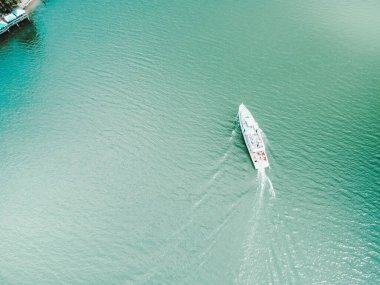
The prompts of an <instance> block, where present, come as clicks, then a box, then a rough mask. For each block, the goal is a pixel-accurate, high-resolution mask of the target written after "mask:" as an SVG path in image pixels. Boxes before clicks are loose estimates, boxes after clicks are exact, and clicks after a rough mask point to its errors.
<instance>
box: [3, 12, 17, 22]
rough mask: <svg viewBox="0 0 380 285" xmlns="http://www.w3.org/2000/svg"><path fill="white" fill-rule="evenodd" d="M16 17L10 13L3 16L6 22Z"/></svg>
mask: <svg viewBox="0 0 380 285" xmlns="http://www.w3.org/2000/svg"><path fill="white" fill-rule="evenodd" d="M16 18H17V17H16V16H15V15H14V14H12V13H11V14H8V15H5V16H4V20H5V21H7V22H8V23H9V22H12V21H13V20H14V19H16Z"/></svg>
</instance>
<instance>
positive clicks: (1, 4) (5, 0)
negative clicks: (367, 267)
mask: <svg viewBox="0 0 380 285" xmlns="http://www.w3.org/2000/svg"><path fill="white" fill-rule="evenodd" d="M19 2H20V0H0V13H9V12H11V11H12V10H13V8H14V7H16V6H17V4H18V3H19Z"/></svg>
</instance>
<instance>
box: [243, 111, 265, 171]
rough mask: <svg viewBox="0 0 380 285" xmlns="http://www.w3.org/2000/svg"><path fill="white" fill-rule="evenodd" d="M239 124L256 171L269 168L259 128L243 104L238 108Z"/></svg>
mask: <svg viewBox="0 0 380 285" xmlns="http://www.w3.org/2000/svg"><path fill="white" fill-rule="evenodd" d="M239 122H240V128H241V132H242V134H243V138H244V142H245V145H246V147H247V150H248V152H249V156H250V158H251V160H252V163H253V165H254V166H255V168H256V169H263V168H267V167H269V161H268V157H267V153H266V150H265V145H264V140H263V137H262V130H261V129H260V128H259V126H258V124H257V122H256V121H255V119H254V118H253V116H252V114H251V112H250V111H249V110H248V109H247V108H246V107H245V106H244V105H243V104H241V105H240V107H239Z"/></svg>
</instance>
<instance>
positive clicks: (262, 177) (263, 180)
mask: <svg viewBox="0 0 380 285" xmlns="http://www.w3.org/2000/svg"><path fill="white" fill-rule="evenodd" d="M257 177H258V181H259V190H260V192H263V191H264V189H265V188H266V187H265V186H267V185H268V186H269V187H268V190H269V193H270V194H271V195H272V197H276V192H275V191H274V188H273V184H272V181H271V180H270V179H269V177H268V176H267V174H266V173H265V168H263V169H259V170H258V172H257Z"/></svg>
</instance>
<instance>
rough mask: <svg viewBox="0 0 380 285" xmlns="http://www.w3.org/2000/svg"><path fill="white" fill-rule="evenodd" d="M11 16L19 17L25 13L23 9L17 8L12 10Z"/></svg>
mask: <svg viewBox="0 0 380 285" xmlns="http://www.w3.org/2000/svg"><path fill="white" fill-rule="evenodd" d="M12 13H13V15H15V16H16V17H20V16H21V15H24V14H25V13H26V12H25V10H24V9H21V8H18V9H15V10H13V12H12Z"/></svg>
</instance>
